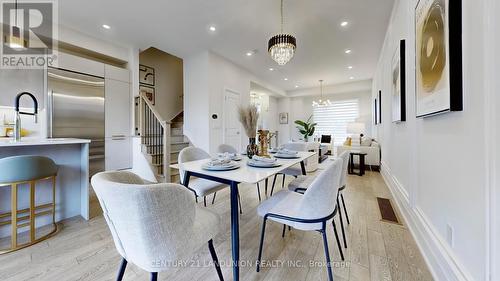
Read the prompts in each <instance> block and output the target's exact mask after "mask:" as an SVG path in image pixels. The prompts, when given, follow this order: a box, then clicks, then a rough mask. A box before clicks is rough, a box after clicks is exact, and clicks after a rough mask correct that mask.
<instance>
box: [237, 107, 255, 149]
mask: <svg viewBox="0 0 500 281" xmlns="http://www.w3.org/2000/svg"><path fill="white" fill-rule="evenodd" d="M238 118H239V120H240V123H241V125H243V128H244V129H245V133H246V135H247V137H248V146H247V156H248V158H250V159H252V157H253V156H254V155H258V153H259V148H258V146H257V144H256V143H255V138H256V136H257V120H258V119H259V112H258V110H257V107H256V106H255V105H249V106H246V107H242V106H240V107H239V108H238Z"/></svg>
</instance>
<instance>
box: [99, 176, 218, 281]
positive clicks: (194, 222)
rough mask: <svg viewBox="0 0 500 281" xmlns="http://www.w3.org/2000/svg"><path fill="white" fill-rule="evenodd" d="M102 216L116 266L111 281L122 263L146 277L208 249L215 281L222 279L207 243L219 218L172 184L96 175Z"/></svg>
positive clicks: (215, 231) (153, 277)
mask: <svg viewBox="0 0 500 281" xmlns="http://www.w3.org/2000/svg"><path fill="white" fill-rule="evenodd" d="M91 183H92V187H93V188H94V190H95V192H96V195H97V198H98V199H99V203H100V205H101V207H102V210H103V216H104V218H105V220H106V222H107V224H108V227H109V230H110V231H111V235H112V236H113V241H114V243H115V247H116V249H117V251H118V253H119V254H120V255H121V256H122V262H121V265H120V268H119V271H118V274H117V280H118V281H120V280H122V278H123V276H124V274H125V269H126V267H127V264H128V263H129V262H130V263H133V264H135V265H137V266H138V267H139V268H141V269H143V270H145V271H148V272H150V273H151V280H153V281H156V280H157V278H158V272H164V271H168V270H172V269H175V268H176V267H175V265H176V263H177V262H178V261H180V260H188V259H190V258H191V257H192V256H193V254H194V253H195V252H196V251H198V250H199V249H200V248H202V247H203V246H205V245H207V244H208V248H209V251H210V254H211V256H212V260H213V262H214V265H215V269H216V271H217V274H218V276H219V280H224V278H223V276H222V271H221V269H220V266H219V260H218V258H217V254H216V252H215V249H214V246H213V238H214V237H215V236H216V235H217V234H218V233H219V232H220V218H219V216H218V215H217V214H216V213H213V212H211V211H209V210H207V209H206V208H200V207H198V206H197V205H196V204H195V201H194V200H193V197H192V195H191V194H190V192H189V191H188V190H187V189H186V188H185V187H184V186H182V185H179V184H175V183H158V184H145V183H144V181H143V180H142V179H141V178H140V177H139V176H137V175H135V174H133V173H130V172H125V171H112V172H102V173H98V174H96V175H94V176H93V177H92V180H91Z"/></svg>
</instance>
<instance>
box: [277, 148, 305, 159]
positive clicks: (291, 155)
mask: <svg viewBox="0 0 500 281" xmlns="http://www.w3.org/2000/svg"><path fill="white" fill-rule="evenodd" d="M274 157H275V158H282V159H297V158H300V156H299V152H298V151H294V150H289V149H286V148H280V149H278V150H276V152H275V153H274Z"/></svg>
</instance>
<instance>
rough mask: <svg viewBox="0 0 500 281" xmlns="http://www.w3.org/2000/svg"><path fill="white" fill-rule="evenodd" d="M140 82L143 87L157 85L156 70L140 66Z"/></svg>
mask: <svg viewBox="0 0 500 281" xmlns="http://www.w3.org/2000/svg"><path fill="white" fill-rule="evenodd" d="M139 82H140V84H142V85H148V86H154V85H155V69H154V68H152V67H149V66H145V65H142V64H140V65H139Z"/></svg>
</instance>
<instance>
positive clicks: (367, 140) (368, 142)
mask: <svg viewBox="0 0 500 281" xmlns="http://www.w3.org/2000/svg"><path fill="white" fill-rule="evenodd" d="M372 142H373V140H372V138H367V137H363V138H361V146H371V145H372Z"/></svg>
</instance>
